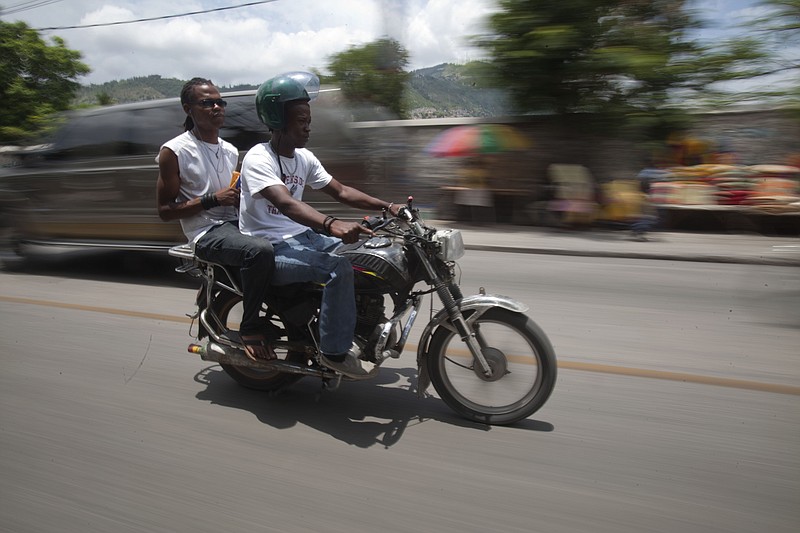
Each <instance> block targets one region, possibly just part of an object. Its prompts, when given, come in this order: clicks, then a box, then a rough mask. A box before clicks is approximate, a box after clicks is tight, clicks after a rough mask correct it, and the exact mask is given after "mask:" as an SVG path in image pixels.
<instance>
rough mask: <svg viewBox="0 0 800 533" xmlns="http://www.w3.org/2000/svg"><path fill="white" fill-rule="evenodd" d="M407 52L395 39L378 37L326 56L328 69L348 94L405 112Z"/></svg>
mask: <svg viewBox="0 0 800 533" xmlns="http://www.w3.org/2000/svg"><path fill="white" fill-rule="evenodd" d="M407 66H408V52H407V51H406V50H405V48H403V46H401V45H400V43H398V42H397V41H395V40H394V39H388V38H387V39H379V40H377V41H375V42H372V43H368V44H366V45H364V46H359V47H351V48H349V49H347V50H346V51H344V52H340V53H338V54H335V55H333V56H331V57H330V58H329V64H328V70H329V71H330V72H331V73H332V76H331V77H332V78H333V80H335V81H336V82H338V83H340V84H341V86H342V90H343V91H344V94H345V96H347V98H349V99H351V100H354V101H359V102H369V103H372V104H376V105H380V106H383V107H386V108H388V109H390V110H391V111H392V112H393V113H394V114H395V115H397V116H399V117H405V116H406V109H405V106H404V99H403V91H404V90H405V86H406V81H407V80H408V73H407V72H406V71H405V68H406V67H407Z"/></svg>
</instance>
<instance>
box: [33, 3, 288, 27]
mask: <svg viewBox="0 0 800 533" xmlns="http://www.w3.org/2000/svg"><path fill="white" fill-rule="evenodd" d="M276 1H277V0H261V1H260V2H249V3H247V4H240V5H238V6H228V7H217V8H214V9H206V10H204V11H192V12H189V13H179V14H177V15H163V16H161V17H152V18H146V19H137V20H122V21H118V22H103V23H100V24H85V25H82V26H54V27H52V28H36V29H35V30H34V31H50V30H78V29H83V28H100V27H102V26H119V25H121V24H135V23H137V22H153V21H155V20H166V19H174V18H180V17H190V16H192V15H203V14H205V13H214V12H217V11H227V10H229V9H239V8H242V7H250V6H255V5H258V4H270V3H272V2H276Z"/></svg>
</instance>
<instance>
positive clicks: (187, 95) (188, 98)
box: [181, 78, 214, 131]
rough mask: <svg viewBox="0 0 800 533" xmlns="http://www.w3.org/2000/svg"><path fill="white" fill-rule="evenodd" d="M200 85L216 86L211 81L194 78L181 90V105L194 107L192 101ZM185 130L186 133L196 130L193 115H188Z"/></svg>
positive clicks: (184, 122)
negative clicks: (195, 89) (196, 88)
mask: <svg viewBox="0 0 800 533" xmlns="http://www.w3.org/2000/svg"><path fill="white" fill-rule="evenodd" d="M200 85H214V83H213V82H212V81H211V80H207V79H205V78H192V79H191V80H189V81H187V82H186V83H185V84H184V85H183V89H181V105H184V104H187V105H192V99H193V98H194V88H195V87H199V86H200ZM183 128H184V131H189V130H193V129H194V120H192V117H191V115H186V120H184V121H183Z"/></svg>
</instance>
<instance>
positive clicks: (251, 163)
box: [239, 143, 333, 244]
mask: <svg viewBox="0 0 800 533" xmlns="http://www.w3.org/2000/svg"><path fill="white" fill-rule="evenodd" d="M280 161H281V163H280V164H281V166H282V167H283V172H284V174H285V175H286V179H285V181H284V180H282V179H281V171H280V168H279V167H278V156H277V155H276V154H275V152H273V151H272V147H271V146H270V144H269V143H261V144H257V145H255V146H253V147H252V148H251V149H250V151H249V152H247V155H245V156H244V160H243V161H242V195H241V197H240V200H239V213H240V214H239V231H241V232H242V233H243V234H245V235H252V236H257V237H263V238H265V239H269V241H270V242H272V243H273V244H275V243H278V242H282V241H283V240H285V239H287V238H289V237H294V236H295V235H299V234H300V233H303V232H304V231H306V230H308V226H304V225H303V224H300V223H299V222H295V221H294V220H292V219H291V218H289V217H287V216H286V215H284V214H283V213H281V212H280V211H279V210H278V208H277V207H275V206H274V205H272V203H271V202H269V201H268V200H267V199H266V198H264V197H263V196H262V195H260V194H258V193H260V192H261V191H263V190H264V189H266V188H267V187H286V188H287V189H288V190H289V193H290V194H291V195H292V196H293V197H294V198H295V199H296V200H298V201H302V200H303V189H304V188H305V186H306V185H308V186H309V187H311V188H312V189H321V188H323V187H325V186H326V185H327V184H329V183H330V182H331V180H332V179H333V177H332V176H331V175H330V174H328V172H327V171H326V170H325V168H324V167H323V166H322V163H320V161H319V159H317V157H316V156H315V155H314V154H313V153H312V152H311V151H310V150H307V149H305V148H298V149H296V150H295V151H294V157H283V156H281V158H280Z"/></svg>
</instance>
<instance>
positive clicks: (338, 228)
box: [330, 219, 375, 244]
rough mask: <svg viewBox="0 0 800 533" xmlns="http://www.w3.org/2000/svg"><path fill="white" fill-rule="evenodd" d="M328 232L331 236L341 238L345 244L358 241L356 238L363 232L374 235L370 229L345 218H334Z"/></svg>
mask: <svg viewBox="0 0 800 533" xmlns="http://www.w3.org/2000/svg"><path fill="white" fill-rule="evenodd" d="M330 234H331V236H332V237H338V238H340V239H342V242H344V243H345V244H352V243H354V242H356V241H358V238H359V237H360V236H361V235H362V234H364V235H369V236H370V237H372V236H373V235H375V234H374V233H373V232H372V230H371V229H369V228H367V227H365V226H362V225H361V224H359V223H358V222H348V221H346V220H339V219H336V220H334V221H333V222H332V223H331V226H330Z"/></svg>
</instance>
